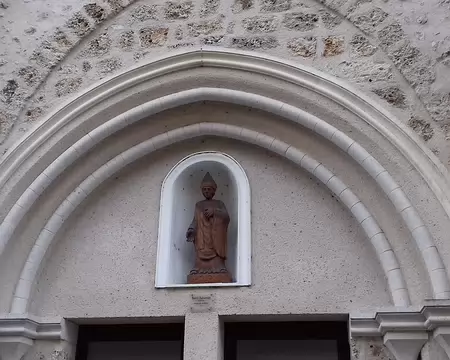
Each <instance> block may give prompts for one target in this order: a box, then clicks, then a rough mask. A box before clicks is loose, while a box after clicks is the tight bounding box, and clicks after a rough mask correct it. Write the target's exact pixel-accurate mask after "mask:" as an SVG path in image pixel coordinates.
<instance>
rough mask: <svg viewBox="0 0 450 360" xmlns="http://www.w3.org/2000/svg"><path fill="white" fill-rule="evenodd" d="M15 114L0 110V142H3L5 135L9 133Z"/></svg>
mask: <svg viewBox="0 0 450 360" xmlns="http://www.w3.org/2000/svg"><path fill="white" fill-rule="evenodd" d="M14 120H15V116H14V115H12V114H10V113H7V112H5V111H0V144H1V143H2V142H3V140H4V138H5V136H6V135H8V134H9V131H10V130H11V128H12V126H13V124H14Z"/></svg>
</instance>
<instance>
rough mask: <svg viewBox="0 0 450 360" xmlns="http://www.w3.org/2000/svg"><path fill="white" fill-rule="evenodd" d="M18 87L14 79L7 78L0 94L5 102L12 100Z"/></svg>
mask: <svg viewBox="0 0 450 360" xmlns="http://www.w3.org/2000/svg"><path fill="white" fill-rule="evenodd" d="M18 87H19V84H18V83H17V81H16V80H14V79H11V80H8V81H7V82H6V85H5V87H4V88H3V89H2V95H3V98H4V100H5V102H6V103H7V104H8V103H11V102H12V100H13V98H14V96H15V95H16V91H17V88H18Z"/></svg>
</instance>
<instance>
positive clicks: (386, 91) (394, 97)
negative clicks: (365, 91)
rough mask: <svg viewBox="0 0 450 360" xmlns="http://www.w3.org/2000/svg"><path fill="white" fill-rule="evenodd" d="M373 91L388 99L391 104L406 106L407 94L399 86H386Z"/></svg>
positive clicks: (400, 106)
mask: <svg viewBox="0 0 450 360" xmlns="http://www.w3.org/2000/svg"><path fill="white" fill-rule="evenodd" d="M373 92H374V93H375V94H377V95H378V96H379V97H381V98H382V99H384V100H386V101H387V102H388V103H389V104H390V105H392V106H396V107H399V108H404V107H405V106H406V96H405V93H404V92H403V91H401V90H400V88H398V87H397V86H388V87H385V88H380V89H374V90H373Z"/></svg>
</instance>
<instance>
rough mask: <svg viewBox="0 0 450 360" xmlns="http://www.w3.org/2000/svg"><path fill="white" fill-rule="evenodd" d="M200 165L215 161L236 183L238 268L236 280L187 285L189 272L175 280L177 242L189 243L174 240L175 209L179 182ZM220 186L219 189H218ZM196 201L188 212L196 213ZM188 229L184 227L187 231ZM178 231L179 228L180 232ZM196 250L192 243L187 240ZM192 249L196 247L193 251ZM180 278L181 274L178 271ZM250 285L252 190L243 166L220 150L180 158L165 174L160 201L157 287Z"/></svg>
mask: <svg viewBox="0 0 450 360" xmlns="http://www.w3.org/2000/svg"><path fill="white" fill-rule="evenodd" d="M201 164H215V165H217V166H219V167H222V168H223V169H225V170H226V171H227V172H228V176H229V179H230V180H231V181H232V182H233V185H234V188H235V190H236V193H237V204H236V205H237V206H236V211H237V218H238V219H237V226H236V227H237V229H236V232H235V233H236V234H237V239H236V254H235V256H236V259H235V266H234V267H235V269H234V273H233V274H232V276H233V279H234V282H232V283H210V284H187V283H186V282H187V275H188V273H185V274H184V278H185V279H186V280H185V281H184V283H183V281H174V277H176V276H175V275H174V271H176V270H174V269H175V268H176V266H174V262H175V260H176V259H177V257H178V258H180V253H179V251H180V249H179V248H177V243H178V244H180V243H179V242H180V241H184V242H186V240H185V239H182V240H180V239H179V237H178V239H176V240H174V238H173V237H172V234H173V232H174V225H173V217H174V209H175V206H174V205H175V201H176V199H175V198H174V197H175V194H177V189H176V187H177V186H179V185H180V184H179V183H178V182H177V180H179V179H180V178H181V177H182V176H183V174H185V173H186V171H188V170H189V169H192V168H193V167H194V166H199V165H201ZM219 191H220V189H218V192H219ZM198 193H199V195H200V196H201V192H200V183H199V184H198ZM194 205H195V204H194V203H192V204H191V208H190V209H189V212H190V214H191V216H193V210H194ZM186 230H187V227H186V229H184V232H185V231H186ZM178 232H179V231H178ZM188 244H189V246H191V247H192V249H193V244H192V243H188ZM192 251H193V250H192ZM178 278H180V274H178ZM250 285H251V193H250V183H249V181H248V178H247V175H246V173H245V171H244V169H243V168H242V166H241V165H240V164H239V163H238V162H237V161H236V160H235V159H234V158H233V157H231V156H230V155H228V154H225V153H223V152H217V151H203V152H197V153H194V154H191V155H189V156H187V157H185V158H184V159H182V160H181V161H179V162H178V163H177V164H176V165H175V166H174V167H173V168H172V169H171V170H170V171H169V173H168V174H167V176H166V177H165V179H164V181H163V184H162V188H161V203H160V213H159V228H158V250H157V258H156V274H155V287H156V288H183V287H186V288H188V287H230V286H231V287H233V286H250Z"/></svg>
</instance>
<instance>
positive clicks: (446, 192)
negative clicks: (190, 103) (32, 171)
mask: <svg viewBox="0 0 450 360" xmlns="http://www.w3.org/2000/svg"><path fill="white" fill-rule="evenodd" d="M197 67H212V68H222V69H229V70H234V69H237V70H241V71H245V72H248V73H258V74H263V75H265V76H267V78H268V79H270V78H275V79H278V80H283V81H286V82H289V83H291V84H296V85H298V86H301V87H302V88H306V89H308V90H311V91H313V92H316V93H319V94H321V95H323V96H325V97H327V98H329V99H331V100H332V101H334V102H336V103H338V104H340V105H342V106H344V107H345V108H347V109H348V110H349V111H351V112H353V113H354V114H356V115H357V116H359V117H360V118H361V119H362V120H364V121H365V122H366V123H368V124H369V125H371V126H372V127H373V128H375V129H376V130H377V131H378V132H379V133H380V134H382V135H383V136H384V137H385V138H387V139H388V140H389V141H390V142H391V143H392V144H393V145H394V146H395V147H396V148H398V149H399V150H400V151H401V152H402V154H403V155H404V156H405V157H406V158H407V159H408V161H409V162H410V163H411V164H413V165H414V167H415V168H416V169H417V170H418V171H419V173H420V174H421V175H422V177H423V178H424V179H425V180H426V182H427V183H428V185H429V186H430V188H431V189H432V191H433V192H434V193H435V195H436V198H437V199H438V201H440V202H441V204H442V206H443V208H444V209H445V211H446V212H447V214H448V215H449V216H450V176H449V172H448V170H447V169H446V167H445V166H444V165H443V164H442V163H441V162H440V161H439V160H438V159H437V157H436V156H435V155H434V154H433V153H432V152H431V151H430V149H428V148H427V147H426V146H425V145H424V144H423V142H422V141H420V140H418V138H417V135H415V134H414V133H413V132H412V131H411V130H410V129H408V128H407V126H406V125H404V124H402V122H401V121H400V120H398V119H397V118H396V117H395V116H393V114H391V113H390V112H389V111H387V110H386V109H385V108H384V107H383V106H381V105H380V104H379V103H377V102H375V101H374V100H372V99H370V98H369V97H367V96H365V95H363V94H362V93H361V91H359V90H357V89H354V88H353V87H352V86H351V85H349V84H348V83H347V82H345V81H342V80H339V79H337V78H335V77H333V76H331V75H329V74H326V73H322V72H320V71H318V70H316V69H314V68H310V67H308V66H304V65H302V64H300V63H298V62H294V61H287V60H284V59H278V58H276V57H274V56H270V55H267V54H264V55H258V54H255V53H253V52H246V51H242V50H236V49H217V48H214V47H202V48H199V49H195V50H180V51H175V52H172V53H171V54H170V55H169V56H167V55H164V56H162V57H161V58H159V59H156V60H155V61H153V62H151V63H147V64H143V65H137V66H135V67H133V68H131V69H130V70H128V71H126V72H124V73H122V74H120V75H117V76H114V77H111V78H107V79H105V80H103V81H102V82H101V83H100V84H95V85H92V86H90V87H88V88H87V89H86V90H85V92H84V93H83V94H82V95H81V96H77V97H74V98H72V99H69V100H68V101H67V102H66V103H65V105H64V106H62V107H61V108H60V109H58V110H56V111H54V112H53V113H51V114H50V115H49V116H48V117H47V119H46V120H45V121H44V122H43V123H42V124H39V125H36V127H35V128H34V129H33V130H32V131H31V132H30V133H28V134H27V135H25V137H24V138H23V139H22V141H20V142H19V143H17V144H16V145H14V146H13V147H11V148H10V149H9V151H8V152H7V153H6V154H5V155H4V156H3V158H2V161H1V163H0V188H1V187H2V186H3V184H4V183H5V182H6V181H7V179H9V178H10V176H11V175H12V174H13V173H14V172H15V171H16V170H17V169H18V167H19V166H20V164H22V162H23V161H24V160H25V159H26V158H27V157H29V156H30V155H31V154H32V153H33V152H34V151H35V150H36V149H37V148H38V147H39V146H41V145H42V144H44V143H45V141H46V140H47V139H48V138H49V137H50V136H51V135H52V134H54V133H55V132H57V131H58V130H59V129H61V128H62V127H64V126H65V125H66V124H67V123H69V122H71V121H73V120H74V119H75V118H76V117H77V116H78V115H80V114H81V113H83V112H84V111H86V110H88V109H89V108H91V107H92V106H94V105H96V104H98V103H101V102H102V101H105V100H107V99H108V98H110V97H111V96H113V95H115V94H118V93H120V92H122V91H125V90H126V89H129V88H131V87H133V86H135V85H137V84H140V83H142V82H144V81H147V80H149V79H153V78H156V77H161V76H164V75H166V74H170V73H175V72H177V71H183V70H187V69H193V68H197ZM267 86H270V81H268V85H267ZM256 107H258V106H256Z"/></svg>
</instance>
